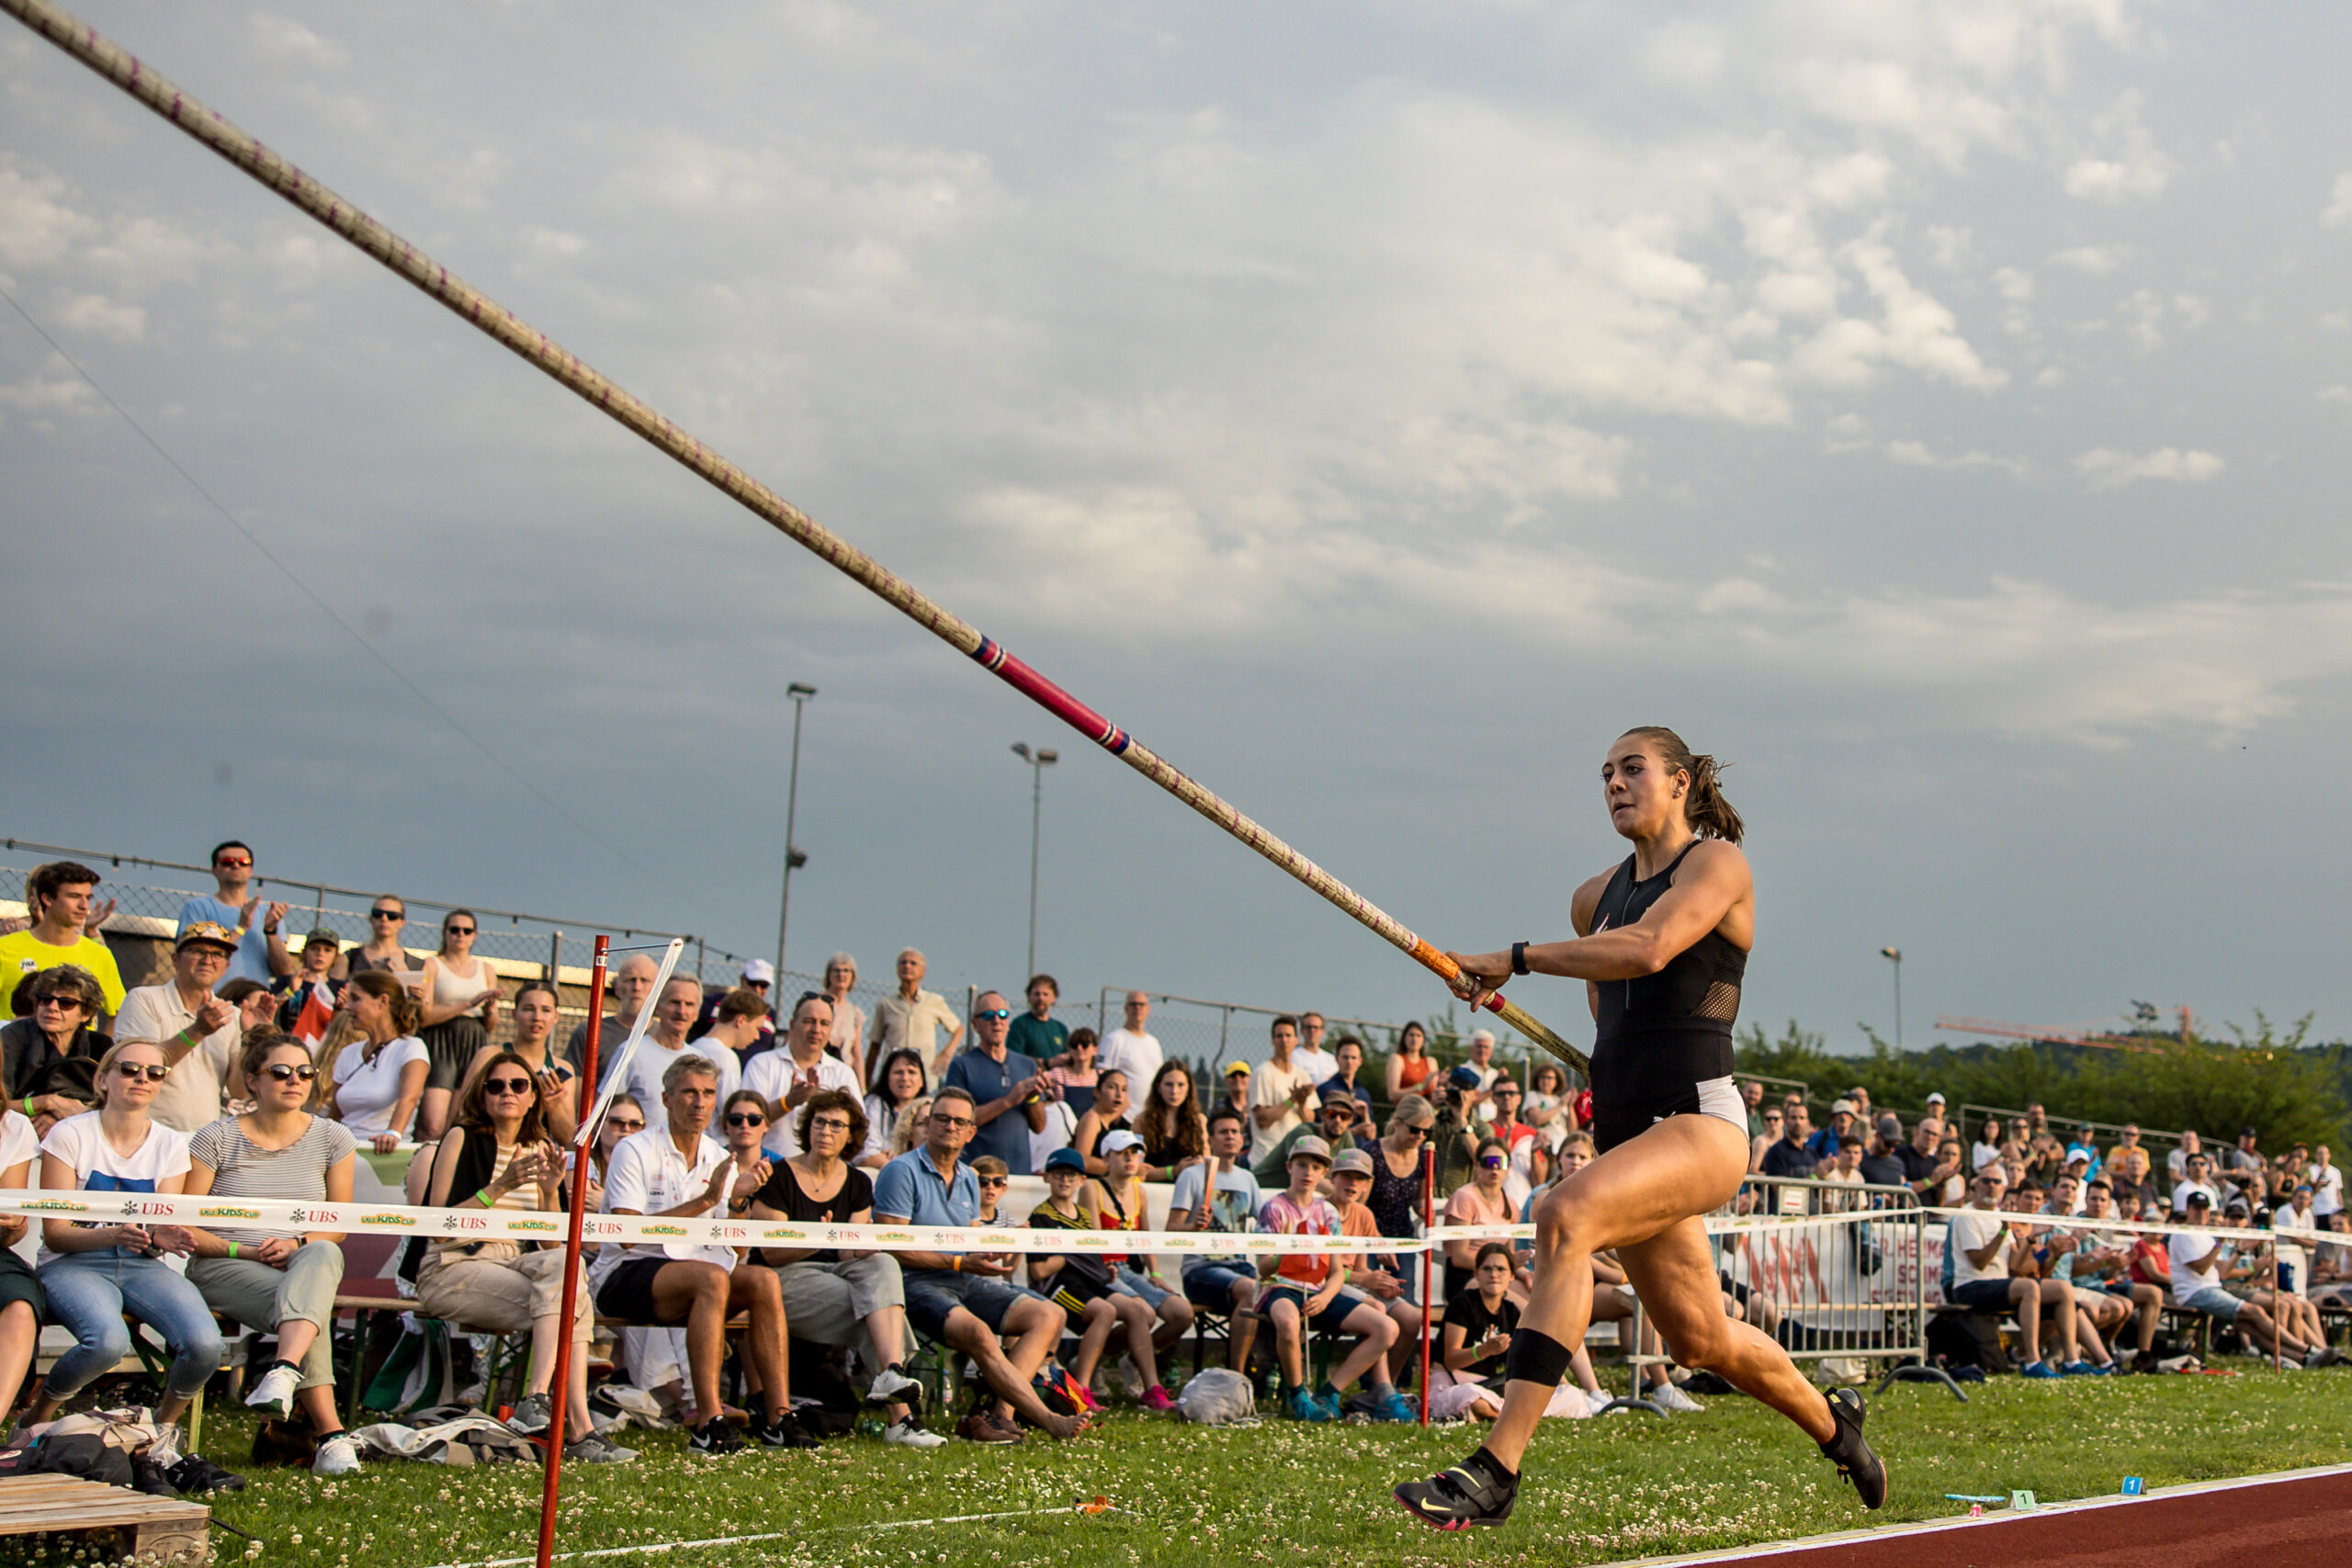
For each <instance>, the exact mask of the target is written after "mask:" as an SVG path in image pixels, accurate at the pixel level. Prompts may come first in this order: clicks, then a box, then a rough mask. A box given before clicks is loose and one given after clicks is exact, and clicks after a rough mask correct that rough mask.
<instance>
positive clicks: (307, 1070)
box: [262, 1062, 319, 1083]
mask: <svg viewBox="0 0 2352 1568" xmlns="http://www.w3.org/2000/svg"><path fill="white" fill-rule="evenodd" d="M262 1071H263V1072H266V1073H267V1074H268V1075H269V1076H270V1077H274V1078H276V1079H277V1081H278V1082H279V1083H285V1082H287V1081H288V1080H289V1079H293V1078H300V1079H301V1080H302V1082H304V1083H309V1082H310V1081H311V1079H312V1078H314V1077H318V1076H319V1069H318V1068H316V1067H314V1066H311V1064H310V1063H308V1062H305V1063H303V1064H302V1065H301V1066H295V1065H294V1064H293V1063H291V1062H272V1063H271V1064H270V1065H269V1066H266V1067H264V1068H263V1069H262Z"/></svg>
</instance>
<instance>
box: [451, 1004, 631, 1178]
mask: <svg viewBox="0 0 2352 1568" xmlns="http://www.w3.org/2000/svg"><path fill="white" fill-rule="evenodd" d="M559 1018H560V1001H559V999H558V998H557V997H556V994H555V987H553V986H550V985H548V983H547V982H546V981H545V980H527V981H525V982H524V985H523V988H522V989H521V990H519V991H517V992H515V1039H514V1041H513V1043H510V1044H508V1045H506V1046H505V1047H504V1049H505V1050H508V1051H512V1052H513V1053H514V1054H515V1055H517V1056H520V1057H522V1058H523V1061H524V1065H525V1066H528V1067H529V1068H530V1069H531V1082H532V1083H533V1084H534V1085H536V1086H537V1089H538V1091H539V1114H540V1115H541V1116H543V1117H545V1118H546V1119H547V1124H548V1138H550V1139H551V1140H553V1141H554V1142H555V1143H556V1144H557V1145H569V1144H570V1143H571V1135H572V1134H574V1133H576V1132H578V1131H579V1130H580V1112H579V1111H578V1109H577V1107H576V1104H575V1100H574V1096H573V1093H572V1086H571V1077H572V1074H571V1063H569V1062H567V1061H565V1060H564V1059H563V1058H562V1057H561V1056H559V1055H553V1054H551V1053H550V1051H549V1050H548V1046H549V1043H551V1042H552V1041H553V1040H554V1038H555V1026H556V1023H557V1021H558V1019H559ZM604 1044H605V1045H606V1046H607V1047H609V1048H612V1049H617V1048H618V1047H619V1045H620V1042H619V1041H618V1040H608V1041H605V1042H604ZM500 1049H501V1048H500V1047H499V1046H496V1045H485V1046H483V1047H482V1048H481V1050H479V1051H477V1052H475V1053H474V1059H473V1060H472V1061H470V1062H469V1063H467V1064H466V1075H465V1077H464V1078H463V1079H462V1080H460V1081H461V1082H464V1083H471V1082H473V1081H474V1078H475V1077H477V1076H478V1075H480V1074H481V1071H482V1069H483V1068H485V1067H487V1066H490V1060H491V1058H492V1056H495V1055H498V1054H499V1051H500ZM460 1098H463V1095H462V1092H461V1093H460ZM630 1103H631V1104H635V1103H636V1101H634V1100H632V1101H630ZM632 1130H635V1129H632Z"/></svg>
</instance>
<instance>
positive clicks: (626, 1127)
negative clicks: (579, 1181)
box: [588, 1089, 645, 1213]
mask: <svg viewBox="0 0 2352 1568" xmlns="http://www.w3.org/2000/svg"><path fill="white" fill-rule="evenodd" d="M644 1131H645V1107H644V1106H643V1105H642V1104H640V1103H639V1100H638V1098H637V1096H635V1095H633V1094H631V1093H629V1091H628V1090H627V1089H623V1090H621V1091H620V1093H618V1094H616V1095H615V1096H613V1102H612V1103H611V1104H610V1105H608V1106H606V1107H605V1120H604V1121H603V1122H602V1123H600V1124H599V1125H598V1126H597V1128H596V1145H595V1151H594V1154H593V1155H592V1156H590V1157H591V1159H592V1161H593V1163H594V1166H595V1168H596V1176H595V1181H594V1185H592V1186H591V1187H590V1188H589V1189H588V1206H589V1207H590V1208H591V1209H594V1210H595V1211H596V1212H597V1213H604V1211H603V1210H602V1209H601V1208H598V1207H597V1205H599V1204H601V1203H602V1202H604V1201H605V1171H607V1170H609V1169H610V1168H612V1164H613V1151H614V1150H615V1149H616V1148H618V1147H620V1143H621V1140H622V1139H623V1138H627V1137H633V1136H635V1135H636V1134H639V1133H642V1132H644Z"/></svg>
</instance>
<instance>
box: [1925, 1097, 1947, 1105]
mask: <svg viewBox="0 0 2352 1568" xmlns="http://www.w3.org/2000/svg"><path fill="white" fill-rule="evenodd" d="M1943 1102H1944V1097H1943V1096H1942V1095H1940V1094H1931V1095H1929V1096H1928V1104H1930V1105H1941V1104H1942V1103H1943Z"/></svg>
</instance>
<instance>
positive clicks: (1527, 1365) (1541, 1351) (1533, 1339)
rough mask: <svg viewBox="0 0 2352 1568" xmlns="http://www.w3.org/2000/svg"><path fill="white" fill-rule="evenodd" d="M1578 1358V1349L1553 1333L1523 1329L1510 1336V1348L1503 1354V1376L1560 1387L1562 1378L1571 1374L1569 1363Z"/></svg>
mask: <svg viewBox="0 0 2352 1568" xmlns="http://www.w3.org/2000/svg"><path fill="white" fill-rule="evenodd" d="M1573 1359H1576V1352H1575V1351H1573V1350H1571V1349H1569V1348H1567V1347H1566V1345H1563V1344H1561V1343H1560V1342H1559V1341H1558V1340H1556V1339H1555V1338H1553V1337H1551V1336H1550V1335H1548V1334H1542V1333H1538V1332H1537V1331H1536V1330H1534V1329H1532V1328H1522V1329H1521V1330H1520V1331H1519V1332H1517V1333H1516V1334H1513V1335H1512V1336H1511V1337H1510V1350H1509V1351H1507V1352H1506V1353H1505V1354H1504V1356H1503V1377H1504V1378H1505V1379H1506V1380H1507V1381H1509V1382H1532V1383H1541V1384H1543V1385H1544V1387H1545V1388H1557V1387H1559V1386H1560V1380H1561V1379H1562V1378H1565V1377H1566V1376H1567V1375H1568V1363H1569V1362H1570V1361H1571V1360H1573Z"/></svg>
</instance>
